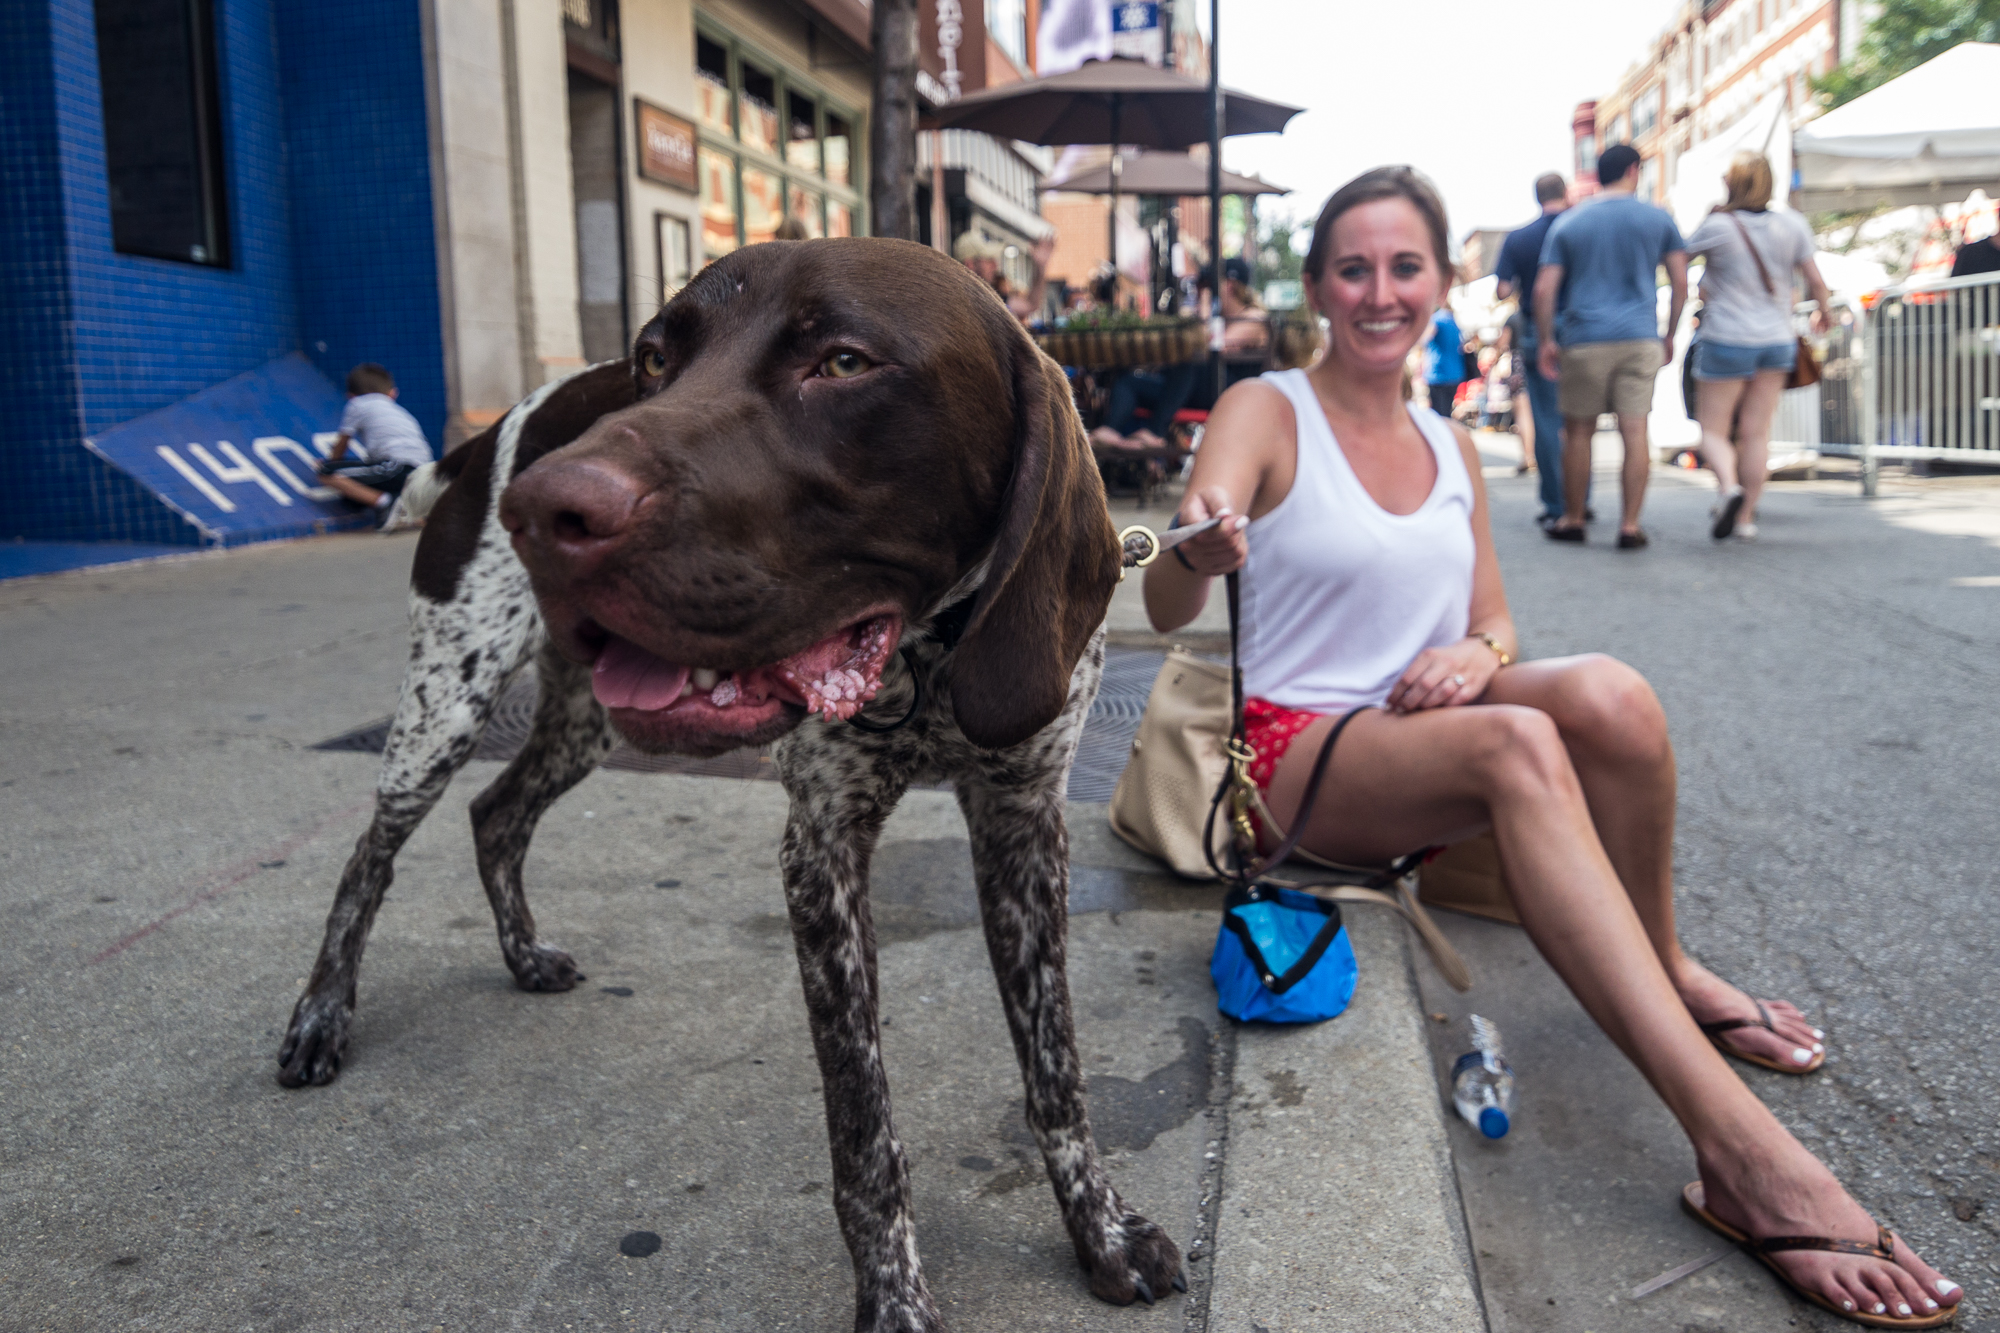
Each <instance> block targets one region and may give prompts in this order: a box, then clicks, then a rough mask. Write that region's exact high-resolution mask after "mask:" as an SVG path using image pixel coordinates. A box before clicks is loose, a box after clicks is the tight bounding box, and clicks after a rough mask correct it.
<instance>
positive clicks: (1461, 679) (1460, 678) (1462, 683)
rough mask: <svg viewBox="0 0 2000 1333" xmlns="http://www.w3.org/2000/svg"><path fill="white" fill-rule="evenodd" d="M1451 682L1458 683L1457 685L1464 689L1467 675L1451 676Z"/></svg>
mask: <svg viewBox="0 0 2000 1333" xmlns="http://www.w3.org/2000/svg"><path fill="white" fill-rule="evenodd" d="M1451 683H1452V684H1454V685H1456V686H1458V687H1459V688H1460V689H1464V688H1465V677H1464V676H1453V677H1452V678H1451Z"/></svg>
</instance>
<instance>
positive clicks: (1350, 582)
mask: <svg viewBox="0 0 2000 1333" xmlns="http://www.w3.org/2000/svg"><path fill="white" fill-rule="evenodd" d="M1447 235H1448V232H1447V230H1446V224H1445V216H1444V207H1443V205H1442V204H1441V203H1440V202H1439V200H1438V197H1437V194H1436V192H1435V191H1434V190H1433V189H1432V188H1431V187H1430V185H1429V184H1428V183H1427V182H1426V181H1425V180H1424V179H1423V177H1421V176H1419V175H1418V174H1417V173H1416V172H1414V171H1412V170H1411V169H1409V168H1408V167H1384V168H1380V169H1378V170H1375V171H1371V172H1368V173H1366V174H1365V175H1362V176H1360V177H1357V178H1356V179H1355V180H1353V181H1350V182H1349V183H1348V184H1346V185H1345V186H1343V187H1341V189H1340V190H1338V191H1337V192H1336V193H1335V194H1334V195H1333V197H1332V198H1331V199H1329V200H1328V201H1327V205H1326V208H1325V209H1324V210H1323V211H1322V212H1321V213H1320V216H1319V221H1318V223H1317V225H1316V226H1315V227H1314V229H1313V240H1312V248H1311V251H1310V252H1309V253H1308V255H1307V257H1306V262H1305V276H1306V283H1307V286H1306V291H1307V295H1308V298H1309V299H1310V301H1311V303H1312V305H1313V308H1314V309H1315V310H1316V311H1318V312H1319V314H1320V315H1322V316H1323V317H1325V318H1326V319H1327V320H1328V322H1329V329H1328V333H1327V345H1326V353H1325V355H1324V356H1323V357H1321V359H1320V360H1319V361H1318V362H1317V363H1315V364H1314V365H1313V366H1312V367H1311V368H1310V369H1309V370H1290V371H1281V372H1277V373H1274V374H1270V375H1266V376H1264V377H1262V378H1261V379H1259V380H1255V381H1251V382H1248V383H1245V384H1241V385H1238V386H1236V387H1234V388H1232V389H1230V390H1229V391H1228V393H1226V394H1225V395H1224V396H1223V397H1222V399H1221V401H1220V402H1219V403H1218V404H1217V405H1216V408H1215V411H1214V413H1213V414H1212V415H1211V416H1210V418H1209V423H1208V433H1207V436H1206V438H1205V440H1204V442H1203V445H1202V449H1201V452H1200V453H1199V454H1198V455H1197V456H1196V461H1195V468H1194V475H1193V477H1192V479H1191V480H1190V483H1189V486H1188V498H1187V500H1186V502H1185V503H1184V504H1183V506H1182V508H1181V513H1180V520H1181V522H1183V523H1194V522H1199V521H1201V520H1203V519H1206V518H1209V517H1211V516H1214V515H1234V516H1236V520H1235V522H1233V523H1224V524H1221V525H1218V526H1217V527H1216V528H1214V529H1212V530H1211V531H1209V532H1206V533H1203V534H1201V535H1200V536H1198V537H1194V538H1192V539H1190V540H1189V541H1187V542H1185V543H1183V544H1182V545H1180V546H1177V547H1175V548H1174V554H1175V555H1176V556H1178V557H1180V559H1178V560H1161V561H1158V562H1156V563H1155V564H1153V565H1152V566H1151V567H1150V568H1149V569H1148V570H1147V572H1146V588H1145V591H1146V606H1147V610H1148V612H1149V613H1150V615H1151V617H1152V620H1153V624H1154V626H1155V627H1156V628H1157V629H1159V630H1161V631H1162V632H1165V631H1170V630H1173V629H1176V628H1178V627H1180V626H1182V625H1185V624H1187V623H1188V622H1189V621H1191V620H1193V619H1194V617H1195V616H1196V615H1197V614H1199V612H1200V610H1201V608H1202V606H1203V604H1204V603H1205V602H1206V600H1207V597H1208V592H1209V583H1210V581H1211V580H1212V579H1214V578H1215V577H1217V576H1219V575H1223V574H1227V573H1230V572H1232V571H1236V570H1241V571H1242V572H1243V578H1242V633H1241V661H1242V666H1243V683H1244V689H1245V691H1246V693H1247V694H1248V695H1249V696H1250V698H1249V701H1248V704H1247V706H1246V718H1247V722H1248V729H1249V741H1250V744H1251V745H1252V746H1253V747H1254V748H1255V749H1256V751H1257V760H1256V762H1255V764H1254V765H1253V766H1252V776H1253V777H1255V778H1256V780H1257V782H1258V784H1259V786H1261V787H1262V788H1264V789H1265V792H1266V794H1267V797H1268V800H1269V804H1270V806H1271V808H1272V809H1273V810H1274V811H1277V812H1278V813H1279V815H1280V816H1281V817H1282V816H1285V815H1290V816H1291V818H1292V821H1293V822H1295V823H1303V825H1304V830H1305V832H1304V836H1303V839H1302V845H1303V846H1304V847H1305V848H1306V850H1308V851H1311V852H1313V853H1315V854H1317V855H1319V856H1322V857H1325V858H1328V859H1330V860H1336V861H1343V862H1384V861H1388V860H1390V859H1392V858H1394V857H1396V856H1399V855H1401V854H1403V853H1405V852H1408V851H1410V850H1411V849H1412V848H1415V847H1423V846H1427V845H1430V844H1434V843H1441V842H1450V841H1453V840H1455V839H1458V838H1462V837H1465V836H1467V835H1468V834H1471V833H1475V832H1477V831H1479V830H1481V829H1484V828H1491V829H1492V830H1493V831H1494V833H1495V835H1496V838H1497V841H1498V843H1499V847H1500V856H1501V861H1502V864H1503V866H1504V867H1505V870H1506V875H1507V880H1508V883H1509V885H1510V886H1511V888H1512V891H1513V896H1514V902H1515V907H1516V909H1517V910H1518V911H1519V913H1520V917H1521V922H1522V924H1523V925H1524V926H1525V927H1526V928H1527V931H1528V934H1529V936H1530V938H1532V939H1533V940H1534V942H1535V945H1536V947H1537V948H1538V949H1540V950H1541V952H1542V955H1543V956H1544V957H1545V958H1547V959H1548V960H1549V962H1550V964H1551V965H1552V966H1553V967H1554V968H1555V969H1556V971H1557V973H1558V974H1559V975H1561V977H1562V978H1563V980H1564V981H1565V982H1567V983H1568V985H1569V987H1570V989H1571V990H1572V991H1574V992H1575V994H1576V996H1577V998H1578V999H1579V1000H1580V1001H1581V1002H1582V1003H1583V1006H1584V1008H1585V1009H1586V1010H1587V1011H1588V1012H1589V1013H1590V1015H1591V1017H1592V1018H1593V1019H1595V1020H1596V1021H1597V1023H1598V1025H1599V1026H1600V1027H1602V1028H1603V1029H1604V1031H1605V1033H1606V1034H1607V1035H1608V1036H1610V1038H1611V1039H1612V1040H1613V1041H1614V1042H1616V1043H1617V1045H1618V1046H1619V1048H1620V1049H1621V1050H1622V1051H1624V1053H1625V1054H1626V1056H1627V1057H1628V1058H1630V1059H1631V1060H1632V1061H1633V1063H1634V1064H1636V1065H1637V1066H1638V1067H1639V1069H1640V1071H1641V1072H1642V1073H1644V1074H1645V1076H1646V1078H1647V1080H1648V1081H1649V1082H1651V1083H1652V1085H1653V1087H1654V1088H1655V1089H1656V1090H1657V1091H1658V1092H1659V1094H1660V1096H1661V1097H1662V1099H1663V1100H1665V1102H1666V1104H1667V1106H1668V1108H1669V1109H1670V1110H1672V1111H1673V1113H1674V1115H1675V1116H1676V1118H1678V1119H1679V1121H1680V1123H1681V1126H1682V1128H1683V1129H1684V1130H1685V1131H1686V1132H1687V1135H1688V1137H1689V1138H1690V1139H1691V1140H1692V1141H1693V1144H1694V1149H1695V1158H1696V1163H1697V1166H1698V1168H1699V1170H1700V1174H1701V1179H1700V1180H1699V1181H1697V1182H1696V1183H1694V1184H1692V1185H1690V1186H1688V1188H1687V1191H1686V1192H1685V1194H1684V1196H1683V1202H1684V1204H1685V1205H1686V1206H1687V1207H1688V1208H1689V1210H1690V1211H1692V1212H1694V1213H1695V1214H1696V1215H1697V1216H1698V1217H1700V1218H1701V1219H1702V1220H1703V1221H1704V1222H1706V1223H1708V1224H1709V1225H1710V1226H1712V1227H1715V1228H1716V1229H1717V1230H1720V1231H1722V1232H1724V1234H1728V1235H1731V1236H1732V1238H1735V1239H1744V1238H1747V1240H1748V1242H1749V1244H1750V1246H1751V1248H1752V1249H1753V1252H1755V1253H1757V1254H1758V1255H1759V1257H1760V1258H1762V1259H1763V1260H1764V1262H1766V1263H1767V1264H1769V1265H1770V1266H1771V1267H1772V1268H1773V1270H1774V1271H1776V1272H1777V1273H1778V1274H1779V1276H1780V1277H1781V1278H1782V1279H1783V1280H1785V1281H1786V1282H1788V1283H1789V1284H1791V1285H1792V1286H1793V1287H1794V1289H1795V1290H1797V1291H1798V1292H1799V1293H1800V1294H1802V1295H1804V1296H1806V1297H1807V1298H1808V1299H1809V1300H1812V1301H1814V1302H1815V1303H1818V1304H1824V1305H1825V1306H1826V1307H1827V1308H1829V1309H1831V1310H1833V1311H1834V1312H1836V1313H1839V1314H1842V1315H1845V1316H1847V1317H1849V1318H1854V1319H1857V1320H1859V1321H1860V1322H1864V1323H1870V1324H1875V1325H1878V1326H1883V1327H1893V1328H1924V1327H1932V1326H1935V1325H1936V1324H1939V1323H1942V1322H1944V1321H1945V1320H1946V1319H1948V1318H1949V1317H1950V1316H1951V1314H1952V1313H1953V1311H1954V1310H1955V1307H1956V1303H1957V1301H1958V1299H1959V1297H1960V1296H1961V1295H1962V1291H1961V1289H1960V1288H1959V1287H1958V1286H1957V1284H1955V1283H1952V1282H1949V1281H1947V1280H1945V1279H1944V1278H1942V1277H1940V1276H1939V1275H1938V1274H1937V1273H1936V1272H1935V1271H1934V1270H1932V1269H1931V1268H1930V1267H1929V1266H1928V1265H1926V1264H1925V1263H1924V1262H1923V1261H1922V1260H1921V1259H1919V1258H1918V1257H1917V1256H1916V1254H1915V1253H1914V1252H1912V1251H1911V1250H1910V1248H1909V1247H1908V1246H1906V1245H1904V1244H1903V1243H1902V1242H1901V1241H1900V1240H1894V1239H1893V1238H1892V1237H1888V1236H1887V1233H1886V1232H1878V1229H1877V1227H1876V1224H1875V1223H1874V1221H1873V1220H1872V1219H1871V1218H1870V1217H1869V1215H1868V1214H1867V1212H1866V1211H1864V1210H1863V1209H1862V1208H1861V1206H1860V1205H1859V1204H1857V1203H1856V1202H1855V1201H1854V1200H1853V1199H1852V1198H1850V1197H1849V1196H1848V1194H1847V1192H1846V1191H1845V1190H1844V1189H1842V1188H1841V1186H1840V1183H1839V1182H1838V1181H1836V1180H1835V1179H1834V1178H1833V1175H1832V1174H1831V1173H1830V1172H1829V1171H1828V1170H1827V1169H1826V1168H1825V1167H1824V1166H1823V1165H1821V1164H1820V1162H1819V1161H1818V1160H1817V1159H1815V1158H1814V1157H1813V1156H1812V1154H1810V1153H1809V1152H1807V1151H1806V1150H1805V1148H1804V1147H1803V1146H1801V1145H1800V1144H1799V1142H1798V1141H1797V1140H1796V1139H1794V1138H1793V1137H1792V1136H1791V1134H1789V1133H1788V1132H1787V1131H1786V1130H1785V1129H1784V1127H1783V1126H1781V1125H1780V1124H1779V1123H1778V1122H1777V1120H1776V1119H1775V1118H1774V1117H1773V1116H1772V1115H1771V1113H1770V1111H1769V1110H1767V1109H1766V1108H1765V1106H1764V1104H1763V1103H1762V1102H1760V1101H1759V1100H1758V1099H1757V1098H1756V1097H1755V1096H1754V1095H1753V1094H1752V1093H1751V1092H1750V1090H1749V1089H1748V1088H1747V1087H1745V1086H1744V1084H1743V1083H1742V1082H1741V1080H1739V1079H1738V1078H1736V1077H1735V1076H1734V1075H1733V1074H1732V1073H1731V1072H1730V1069H1729V1067H1728V1065H1726V1064H1725V1063H1724V1062H1723V1059H1722V1052H1727V1053H1728V1054H1731V1055H1735V1056H1738V1057H1740V1058H1742V1059H1745V1060H1749V1061H1751V1062H1753V1063H1757V1064H1760V1065H1764V1066H1766V1067H1768V1068H1772V1069H1776V1070H1780V1071H1781V1072H1786V1073H1799V1074H1805V1073H1811V1072H1813V1071H1814V1070H1816V1069H1818V1068H1819V1067H1820V1065H1821V1064H1822V1063H1823V1061H1824V1059H1825V1051H1824V1048H1823V1046H1822V1045H1821V1043H1820V1041H1819V1038H1820V1036H1821V1035H1822V1034H1821V1033H1819V1032H1818V1031H1817V1030H1816V1029H1814V1028H1812V1027H1811V1026H1809V1025H1808V1024H1807V1023H1806V1021H1805V1019H1804V1017H1803V1016H1802V1015H1801V1014H1800V1013H1799V1012H1798V1010H1796V1009H1794V1008H1793V1007H1792V1006H1790V1005H1786V1004H1779V1003H1775V1002H1763V1001H1757V1000H1753V999H1752V998H1751V997H1749V996H1747V995H1745V994H1743V993H1742V992H1741V991H1739V990H1737V989H1736V988H1735V987H1733V986H1730V985H1728V984H1727V983H1726V982H1724V981H1722V980H1721V979H1719V978H1718V977H1716V976H1715V975H1714V974H1713V973H1711V972H1709V971H1708V970H1707V969H1706V968H1703V967H1702V966H1701V965H1700V964H1698V963H1696V962H1695V961H1693V960H1692V959H1690V958H1689V957H1688V956H1687V955H1686V954H1684V953H1683V952H1682V951H1681V948H1680V944H1679V941H1678V940H1677V939H1676V937H1675V931H1674V906H1673V828H1674V801H1675V795H1674V784H1675V777H1674V754H1673V748H1672V746H1671V744H1670V743H1669V741H1668V738H1667V727H1666V719H1665V717H1664V715H1663V714H1662V712H1661V709H1660V705H1659V701H1658V700H1657V699H1655V698H1654V696H1653V692H1652V690H1651V688H1650V687H1649V686H1648V685H1647V684H1646V682H1645V680H1644V679H1643V678H1641V677H1640V675H1639V674H1638V673H1637V672H1636V671H1634V670H1632V669H1631V668H1630V667H1628V666H1625V665H1624V664H1622V663H1619V662H1616V661H1613V660H1611V659H1610V658H1607V657H1602V656H1585V657H1568V658H1556V659H1551V660H1545V661H1536V662H1522V663H1518V664H1517V663H1515V662H1514V659H1513V654H1514V653H1515V651H1516V648H1515V636H1514V624H1513V620H1512V617H1511V616H1510V615H1509V613H1508V609H1507V595H1506V591H1505V589H1504V588H1503V587H1502V586H1501V580H1500V567H1499V563H1498V561H1497V560H1496V559H1495V557H1494V554H1493V543H1492V539H1491V535H1490V533H1489V531H1488V526H1487V509H1486V492H1485V486H1484V483H1483V481H1482V479H1481V474H1480V466H1479V457H1478V454H1477V453H1476V452H1475V451H1474V449H1473V446H1472V440H1471V437H1470V436H1468V435H1467V434H1466V432H1465V431H1464V430H1463V429H1461V428H1460V427H1457V426H1455V425H1453V424H1452V423H1450V422H1449V421H1447V420H1445V419H1444V418H1442V417H1440V416H1438V415H1436V414H1435V413H1433V412H1431V411H1429V410H1427V409H1425V408H1421V407H1417V406H1415V405H1413V404H1411V403H1410V402H1408V401H1406V399H1405V397H1404V394H1403V389H1402V372H1403V365H1404V359H1405V358H1406V357H1407V356H1408V355H1409V352H1410V350H1411V348H1413V347H1414V346H1415V345H1416V344H1417V342H1418V341H1419V340H1420V339H1421V338H1422V337H1423V336H1424V334H1425V331H1426V329H1427V327H1428V325H1429V320H1430V316H1431V312H1432V311H1433V310H1435V309H1437V308H1438V307H1439V305H1440V304H1441V303H1442V302H1443V300H1444V298H1445V294H1446V291H1447V289H1448V286H1449V283H1450V280H1451V265H1450V259H1449V252H1448V245H1447V241H1446V237H1447ZM1356 709H1360V710H1363V711H1361V712H1360V714H1359V715H1358V716H1357V717H1355V719H1354V721H1353V722H1352V724H1351V725H1349V726H1348V728H1347V730H1346V731H1345V733H1344V734H1343V736H1342V738H1341V741H1340V748H1339V753H1338V754H1337V755H1335V756H1334V762H1333V764H1332V767H1331V770H1330V771H1329V772H1328V774H1327V777H1326V781H1325V783H1324V785H1323V787H1322V789H1321V790H1322V793H1323V797H1322V799H1321V800H1320V801H1319V802H1318V803H1317V804H1316V805H1315V806H1314V808H1312V809H1310V810H1304V811H1301V810H1300V809H1299V806H1300V803H1301V800H1302V797H1303V793H1304V789H1305V785H1306V778H1307V775H1308V772H1309V770H1310V768H1311V766H1312V761H1313V757H1314V756H1315V755H1316V754H1317V752H1318V750H1319V747H1320V742H1321V741H1322V740H1323V739H1324V738H1325V736H1326V734H1327V732H1328V731H1329V729H1330V728H1332V727H1333V726H1334V724H1335V723H1336V721H1337V720H1338V719H1339V718H1340V717H1341V716H1342V715H1344V714H1346V713H1349V712H1351V711H1354V710H1356Z"/></svg>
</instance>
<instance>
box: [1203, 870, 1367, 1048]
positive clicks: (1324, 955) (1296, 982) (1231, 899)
mask: <svg viewBox="0 0 2000 1333" xmlns="http://www.w3.org/2000/svg"><path fill="white" fill-rule="evenodd" d="M1208 971H1209V975H1211V976H1212V977H1214V978H1215V993H1216V1004H1217V1007H1218V1008H1220V1009H1221V1010H1222V1012H1223V1013H1225V1014H1228V1015H1229V1016H1230V1017H1231V1018H1234V1019H1238V1020H1240V1021H1242V1022H1245V1023H1317V1022H1319V1021H1321V1020H1322V1019H1327V1018H1332V1017H1333V1016H1334V1015H1335V1014H1338V1013H1340V1012H1341V1011H1342V1010H1344V1009H1346V1008H1347V1004H1348V1001H1350V1000H1352V999H1353V998H1354V985H1355V981H1356V978H1357V976H1358V969H1357V967H1356V965H1355V961H1354V946H1353V944H1351V943H1350V942H1349V941H1348V938H1347V929H1346V927H1344V926H1343V925H1342V924H1341V920H1340V905H1339V904H1338V903H1332V902H1328V901H1326V900H1325V899H1323V898H1318V897H1315V896H1314V895H1312V894H1310V893H1300V892H1299V891H1298V890H1296V889H1285V888H1279V887H1277V886H1276V885H1271V884H1261V883H1252V884H1248V885H1236V886H1233V887H1232V888H1231V889H1230V890H1229V896H1228V897H1227V898H1225V899H1224V900H1223V909H1222V929H1221V931H1220V932H1218V933H1217V935H1216V938H1215V953H1214V954H1213V955H1212V956H1211V957H1210V959H1209V963H1208Z"/></svg>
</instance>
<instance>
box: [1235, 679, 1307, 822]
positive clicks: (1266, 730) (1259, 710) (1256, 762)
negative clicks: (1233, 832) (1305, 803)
mask: <svg viewBox="0 0 2000 1333" xmlns="http://www.w3.org/2000/svg"><path fill="white" fill-rule="evenodd" d="M1322 716H1324V715H1323V714H1320V713H1304V712H1300V711H1299V710H1298V709H1296V708H1286V707H1284V706H1283V705H1280V704H1274V703H1272V702H1271V701H1270V700H1269V699H1259V698H1256V697H1254V696H1251V697H1248V698H1245V699H1244V700H1243V739H1244V740H1245V741H1246V742H1247V743H1248V744H1249V746H1250V748H1251V749H1252V750H1254V751H1255V752H1256V754H1257V757H1256V758H1255V759H1253V760H1251V761H1250V780H1251V781H1252V782H1255V783H1256V784H1257V790H1258V791H1260V792H1264V793H1266V794H1268V793H1269V792H1270V790H1271V779H1272V778H1273V777H1274V776H1275V775H1276V774H1277V772H1278V761H1279V760H1280V759H1283V758H1284V757H1285V751H1286V750H1289V749H1290V748H1291V746H1292V742H1293V741H1294V740H1296V739H1298V736H1299V733H1300V732H1302V731H1304V730H1305V729H1306V728H1307V727H1310V726H1311V725H1312V724H1313V723H1315V722H1317V721H1319V720H1320V718H1321V717H1322ZM1250 826H1251V828H1252V829H1254V830H1255V831H1256V834H1257V845H1258V846H1259V847H1265V846H1266V845H1267V844H1273V843H1275V841H1276V839H1275V838H1274V837H1272V836H1271V835H1270V834H1269V832H1268V831H1267V830H1266V829H1265V827H1264V821H1263V820H1261V819H1259V818H1258V817H1257V812H1256V810H1254V809H1253V810H1251V811H1250Z"/></svg>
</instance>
